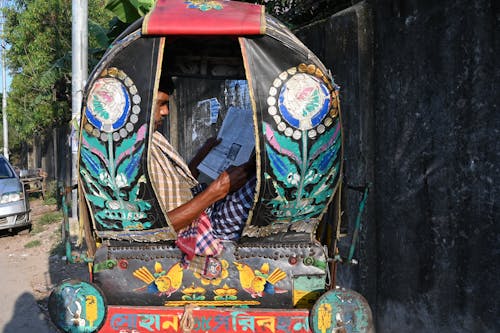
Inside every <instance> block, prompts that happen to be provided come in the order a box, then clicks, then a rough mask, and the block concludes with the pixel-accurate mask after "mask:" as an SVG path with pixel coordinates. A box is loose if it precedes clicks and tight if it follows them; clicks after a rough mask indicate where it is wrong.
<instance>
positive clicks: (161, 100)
mask: <svg viewBox="0 0 500 333" xmlns="http://www.w3.org/2000/svg"><path fill="white" fill-rule="evenodd" d="M168 99H169V95H168V94H167V93H165V92H163V91H158V94H157V96H156V104H155V108H154V121H155V129H156V130H157V129H158V128H160V126H161V123H162V121H163V117H165V116H167V115H168Z"/></svg>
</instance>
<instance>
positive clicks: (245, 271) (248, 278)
mask: <svg viewBox="0 0 500 333" xmlns="http://www.w3.org/2000/svg"><path fill="white" fill-rule="evenodd" d="M234 265H235V266H236V269H237V270H238V271H239V278H240V284H241V287H242V288H243V290H245V291H246V292H248V293H249V294H250V296H252V298H256V297H262V296H264V294H265V293H267V294H270V295H272V294H279V293H285V292H286V290H283V289H278V288H275V287H274V285H275V284H276V283H277V282H279V281H281V280H283V279H284V278H285V277H286V273H285V272H284V271H282V270H281V269H279V268H276V269H275V270H274V271H273V272H272V273H271V274H269V264H268V263H264V264H263V265H262V267H261V268H260V269H259V270H253V269H252V268H251V267H250V266H248V265H247V264H243V263H239V262H234Z"/></svg>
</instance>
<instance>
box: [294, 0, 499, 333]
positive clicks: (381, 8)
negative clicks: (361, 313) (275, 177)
mask: <svg viewBox="0 0 500 333" xmlns="http://www.w3.org/2000/svg"><path fill="white" fill-rule="evenodd" d="M499 7H500V5H499V4H498V2H495V1H486V0H468V1H466V0H442V1H417V0H407V1H397V0H392V1H381V0H373V1H364V2H360V3H358V4H357V5H355V6H353V7H351V8H349V9H347V10H345V11H343V12H341V13H338V14H336V15H334V16H333V17H331V18H330V19H329V20H328V21H327V22H320V23H317V24H314V25H312V26H309V27H306V28H303V29H301V30H300V31H298V32H297V35H298V36H299V38H301V39H302V40H303V41H304V42H305V44H306V45H308V46H309V47H310V48H311V49H312V50H313V51H314V52H315V53H316V54H317V55H318V56H319V57H320V58H321V59H323V60H324V63H325V65H326V66H327V67H329V68H331V69H332V72H333V74H334V77H335V81H336V82H337V83H338V84H340V86H341V98H342V99H341V101H342V110H343V120H344V130H345V131H344V133H345V166H346V169H345V171H346V182H347V183H348V184H351V185H362V184H366V183H372V184H373V186H372V188H371V192H370V197H369V201H368V206H367V207H368V208H367V210H366V211H365V214H364V216H363V228H362V230H361V238H360V240H359V243H358V244H357V245H358V251H357V258H358V259H359V261H360V263H359V265H357V266H355V267H352V266H345V267H344V268H342V269H341V272H340V276H339V283H340V284H342V283H343V284H347V285H346V286H347V287H352V288H353V289H356V290H358V291H360V292H361V293H362V294H363V295H365V296H366V297H367V299H368V301H369V302H370V304H371V306H372V309H373V310H374V317H375V320H376V322H377V331H379V332H498V331H500V321H499V320H498V314H499V313H500V310H499V307H498V304H499V301H498V299H499V298H500V293H499V291H498V289H499V288H500V283H499V282H498V281H499V280H500V279H499V274H500V269H499V262H500V261H499V259H500V258H499V257H500V256H499V254H500V244H499V243H500V242H499V233H498V231H499V227H498V222H499V221H500V199H499V198H500V176H499V175H500V170H499V169H500V135H499V133H500V113H499V112H498V103H499V99H498V96H499V94H498V91H497V89H498V87H499V81H500V80H499V78H500V72H499V61H498V58H500V56H499V52H500V50H499V47H498V46H499V44H500V35H499V29H498V25H499V24H498V23H499V21H500V16H499ZM345 196H346V200H347V204H346V206H345V210H346V217H347V219H346V220H347V223H348V224H349V226H348V230H350V231H352V225H353V223H354V219H355V216H356V214H357V210H358V206H357V205H358V202H359V197H360V195H359V193H357V192H356V191H352V190H347V191H346V194H345ZM346 239H347V240H349V237H346Z"/></svg>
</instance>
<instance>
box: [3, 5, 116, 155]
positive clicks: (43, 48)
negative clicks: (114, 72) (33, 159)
mask: <svg viewBox="0 0 500 333" xmlns="http://www.w3.org/2000/svg"><path fill="white" fill-rule="evenodd" d="M103 3H104V0H101V1H89V18H90V19H94V20H95V22H97V24H105V23H107V22H109V20H110V19H111V15H108V14H103V11H102V6H103ZM3 11H4V14H5V17H6V21H5V26H4V29H5V35H4V37H5V40H6V42H7V43H8V44H9V45H10V48H9V49H8V50H7V63H8V67H9V71H10V73H11V75H12V83H11V87H10V92H9V101H8V105H7V112H8V117H9V129H10V131H9V132H11V133H13V134H15V135H13V136H11V135H9V139H10V140H9V141H11V145H12V146H16V144H17V143H19V142H22V141H28V140H29V139H31V138H33V136H40V137H43V136H45V135H47V134H50V133H51V130H52V128H54V127H57V126H61V125H63V124H67V123H68V121H69V119H70V117H71V110H70V107H71V1H70V0H17V1H11V2H10V6H8V7H5V8H4V9H3ZM92 22H94V21H92ZM92 26H93V25H92ZM89 30H90V29H89ZM102 36H103V34H102V31H101V30H99V29H92V30H90V35H89V50H91V53H90V55H89V64H90V65H91V66H92V67H93V66H94V65H95V63H96V62H97V61H96V60H95V59H94V53H93V51H94V50H95V49H98V50H101V49H102V48H105V46H104V44H105V41H103V37H102ZM97 54H98V56H100V55H102V52H101V53H99V52H97ZM9 134H10V133H9Z"/></svg>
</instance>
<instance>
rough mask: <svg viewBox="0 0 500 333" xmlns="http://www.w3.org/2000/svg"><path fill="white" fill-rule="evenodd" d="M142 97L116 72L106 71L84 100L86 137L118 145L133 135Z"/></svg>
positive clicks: (120, 72)
mask: <svg viewBox="0 0 500 333" xmlns="http://www.w3.org/2000/svg"><path fill="white" fill-rule="evenodd" d="M140 102H141V97H140V96H139V94H138V91H137V87H136V86H135V84H134V82H133V81H132V80H131V79H130V78H129V77H128V76H127V75H126V74H125V72H124V71H122V70H120V69H117V68H114V67H113V68H109V69H107V70H105V71H104V72H103V73H102V74H101V77H100V78H98V79H97V80H96V81H95V82H94V84H93V86H92V88H91V89H90V92H89V94H88V96H87V103H86V108H85V115H86V117H87V121H88V122H87V123H86V124H85V125H84V130H86V131H87V133H89V134H91V135H93V136H95V137H100V139H101V140H103V141H107V140H108V138H109V137H111V138H113V140H114V141H119V140H121V139H122V138H124V137H127V136H128V135H129V133H131V132H133V131H134V124H135V123H137V121H138V116H137V115H138V114H139V112H140Z"/></svg>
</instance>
